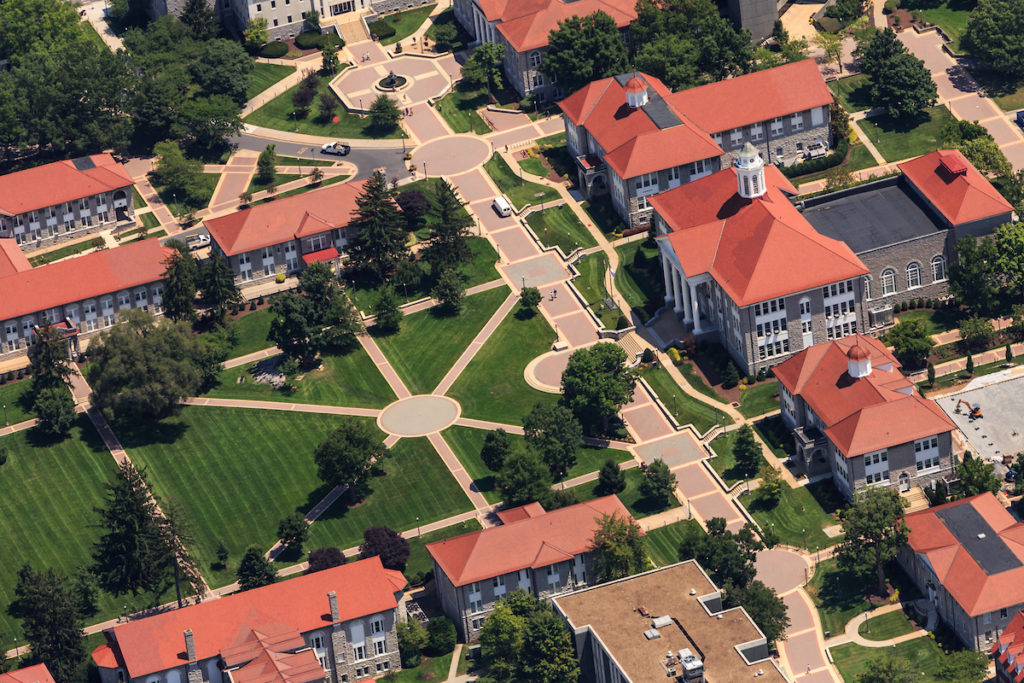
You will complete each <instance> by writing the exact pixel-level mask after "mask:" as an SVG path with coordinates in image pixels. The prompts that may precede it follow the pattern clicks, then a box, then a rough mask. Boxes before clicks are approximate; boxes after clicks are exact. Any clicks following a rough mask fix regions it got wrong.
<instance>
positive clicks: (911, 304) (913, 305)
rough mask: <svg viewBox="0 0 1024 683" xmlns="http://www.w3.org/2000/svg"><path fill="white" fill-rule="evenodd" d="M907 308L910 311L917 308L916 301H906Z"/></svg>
mask: <svg viewBox="0 0 1024 683" xmlns="http://www.w3.org/2000/svg"><path fill="white" fill-rule="evenodd" d="M907 308H909V309H910V310H914V309H915V308H917V299H911V300H910V301H908V302H907Z"/></svg>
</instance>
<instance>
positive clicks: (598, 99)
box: [558, 60, 832, 227]
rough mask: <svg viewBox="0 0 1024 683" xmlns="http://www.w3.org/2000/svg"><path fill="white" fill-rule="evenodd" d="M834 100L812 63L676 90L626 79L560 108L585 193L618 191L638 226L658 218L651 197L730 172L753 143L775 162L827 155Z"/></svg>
mask: <svg viewBox="0 0 1024 683" xmlns="http://www.w3.org/2000/svg"><path fill="white" fill-rule="evenodd" d="M627 84H629V85H630V86H631V88H630V89H627V87H626V86H627ZM831 103H832V94H831V93H830V92H829V89H828V88H827V87H826V86H825V81H824V79H823V78H822V77H821V73H820V72H819V71H818V68H817V66H816V65H815V64H814V62H813V60H812V61H808V60H803V61H799V62H792V63H790V64H784V65H782V66H778V67H775V68H773V69H766V70H764V71H757V72H754V73H751V74H746V75H743V76H737V77H735V78H729V79H726V80H724V81H719V82H717V83H711V84H708V85H702V86H699V87H696V88H690V89H689V90H683V91H680V92H677V93H673V92H671V91H670V90H669V89H668V87H666V86H665V84H664V83H662V82H661V81H660V80H658V79H657V78H654V77H653V76H649V75H647V74H643V73H634V74H622V75H620V76H615V77H613V78H604V79H601V80H599V81H594V82H593V83H590V84H589V85H587V86H586V87H584V88H582V89H581V90H578V91H577V92H575V93H573V94H572V95H570V96H569V97H567V98H565V99H564V100H562V101H561V102H559V103H558V104H559V106H560V107H561V108H562V113H563V119H564V120H565V132H566V141H567V145H568V148H569V152H570V154H572V156H573V157H574V158H575V159H576V162H577V174H578V175H579V179H580V183H579V184H580V187H581V188H583V189H584V192H585V194H586V195H587V196H594V195H601V194H604V193H606V192H610V193H611V199H612V205H613V206H614V207H615V209H616V211H617V212H618V214H619V215H620V216H622V218H623V220H624V221H626V223H627V224H628V225H629V226H630V227H635V226H639V225H644V224H646V223H647V221H648V220H649V216H650V202H649V199H650V197H651V196H652V195H654V194H657V193H658V192H664V191H665V190H669V189H672V188H674V187H677V186H678V185H680V184H682V183H687V182H690V181H693V180H696V179H698V178H703V177H704V176H706V175H709V174H711V173H714V172H715V171H718V170H719V169H721V168H724V167H726V166H728V165H729V164H730V163H732V161H733V160H734V159H735V158H736V155H737V154H738V152H739V150H740V149H741V148H743V146H744V145H746V144H748V143H750V144H753V145H754V147H755V149H757V150H758V152H759V153H760V154H761V156H762V157H763V158H764V159H765V160H766V161H767V162H768V163H771V164H775V165H788V164H792V163H795V162H798V161H801V160H803V159H805V158H810V157H817V156H823V155H825V154H827V153H828V150H829V148H830V144H831V143H830V139H829V105H830V104H831Z"/></svg>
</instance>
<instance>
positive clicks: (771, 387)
mask: <svg viewBox="0 0 1024 683" xmlns="http://www.w3.org/2000/svg"><path fill="white" fill-rule="evenodd" d="M778 394H779V383H778V382H776V381H775V380H774V379H769V380H768V381H766V382H759V383H758V384H754V385H753V386H749V387H747V388H746V389H744V390H743V391H741V392H740V407H739V409H738V410H739V411H740V414H742V415H743V417H757V416H758V415H764V414H765V413H768V412H771V411H773V410H778V409H779V396H778Z"/></svg>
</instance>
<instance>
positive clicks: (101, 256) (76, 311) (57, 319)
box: [0, 239, 172, 356]
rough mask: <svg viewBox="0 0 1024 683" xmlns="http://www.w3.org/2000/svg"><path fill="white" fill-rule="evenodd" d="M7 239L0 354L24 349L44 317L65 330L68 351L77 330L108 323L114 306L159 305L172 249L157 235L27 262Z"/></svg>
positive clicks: (1, 260) (0, 276)
mask: <svg viewBox="0 0 1024 683" xmlns="http://www.w3.org/2000/svg"><path fill="white" fill-rule="evenodd" d="M16 251H17V245H15V244H14V240H12V239H0V292H3V294H4V295H3V297H0V325H2V328H0V356H3V355H6V354H13V353H17V352H19V351H22V352H23V350H24V349H26V348H27V347H28V346H30V345H31V344H32V343H33V340H34V338H35V334H36V328H37V327H38V326H39V325H43V324H44V323H46V322H49V323H54V324H58V325H61V326H63V327H64V328H65V329H66V330H68V333H69V334H68V343H69V345H70V350H71V352H72V353H75V352H77V351H78V350H79V346H78V340H79V336H80V335H86V334H90V333H94V332H96V331H98V330H102V329H104V328H107V327H110V326H111V325H113V324H114V323H115V322H116V320H117V313H118V311H122V310H126V309H129V308H141V309H143V310H146V311H150V312H152V313H155V314H156V313H160V312H162V310H163V305H162V297H163V288H164V285H163V279H164V270H165V269H166V266H165V264H164V262H165V261H166V260H167V257H168V255H170V254H171V252H172V249H170V248H169V247H164V246H162V245H161V244H160V241H159V240H156V239H148V240H141V241H137V242H131V243H130V244H125V245H123V246H120V247H117V248H115V249H101V250H99V251H94V252H92V253H90V254H86V255H84V256H77V257H74V258H68V259H64V260H62V261H56V262H54V263H48V264H46V265H42V266H39V267H37V268H31V267H26V266H28V262H27V261H26V260H24V257H23V256H21V257H20V258H19V257H18V256H17V255H15V252H16Z"/></svg>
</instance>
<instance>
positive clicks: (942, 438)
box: [849, 432, 956, 491]
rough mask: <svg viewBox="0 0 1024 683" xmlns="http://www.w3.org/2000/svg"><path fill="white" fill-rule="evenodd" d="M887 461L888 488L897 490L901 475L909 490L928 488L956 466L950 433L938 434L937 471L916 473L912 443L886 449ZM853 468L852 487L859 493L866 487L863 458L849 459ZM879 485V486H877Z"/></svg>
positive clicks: (860, 456)
mask: <svg viewBox="0 0 1024 683" xmlns="http://www.w3.org/2000/svg"><path fill="white" fill-rule="evenodd" d="M887 457H888V459H889V486H890V488H894V489H898V487H899V480H900V475H901V474H906V475H907V477H908V479H909V485H910V487H911V488H913V487H915V486H921V487H924V486H928V485H929V484H931V483H932V482H933V481H935V480H937V479H943V478H945V477H946V476H947V475H949V474H950V472H952V471H953V468H954V467H955V466H956V456H955V454H954V453H953V437H952V433H951V432H946V433H945V434H939V458H940V462H941V463H942V465H941V467H939V469H932V470H927V471H925V472H923V473H918V470H917V461H916V457H915V454H914V443H913V442H908V443H904V444H899V445H897V446H892V447H890V448H888V449H887ZM849 462H850V464H851V465H852V466H853V486H854V489H855V490H857V491H859V490H860V489H862V488H864V486H866V483H865V465H864V456H863V455H858V456H856V457H854V458H849ZM877 485H880V484H877Z"/></svg>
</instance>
